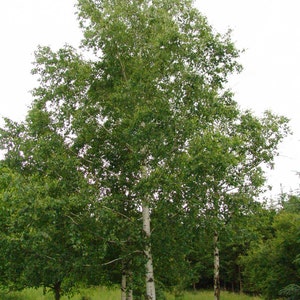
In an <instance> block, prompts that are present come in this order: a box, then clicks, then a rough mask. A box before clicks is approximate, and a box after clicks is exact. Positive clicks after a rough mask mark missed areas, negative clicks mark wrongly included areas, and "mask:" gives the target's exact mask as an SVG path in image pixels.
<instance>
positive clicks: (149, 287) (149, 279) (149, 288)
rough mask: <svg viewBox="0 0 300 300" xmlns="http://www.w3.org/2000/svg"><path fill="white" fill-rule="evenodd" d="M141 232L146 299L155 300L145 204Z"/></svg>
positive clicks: (148, 220) (148, 215) (147, 211)
mask: <svg viewBox="0 0 300 300" xmlns="http://www.w3.org/2000/svg"><path fill="white" fill-rule="evenodd" d="M143 230H144V232H145V236H146V247H145V251H144V252H145V256H146V259H147V262H146V299H147V300H156V294H155V283H154V272H153V260H152V254H151V244H150V237H151V229H150V210H149V205H148V203H147V202H143Z"/></svg>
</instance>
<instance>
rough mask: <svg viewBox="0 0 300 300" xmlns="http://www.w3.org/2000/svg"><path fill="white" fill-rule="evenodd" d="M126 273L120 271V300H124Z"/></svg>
mask: <svg viewBox="0 0 300 300" xmlns="http://www.w3.org/2000/svg"><path fill="white" fill-rule="evenodd" d="M126 289H127V286H126V272H125V270H123V271H122V281H121V300H126Z"/></svg>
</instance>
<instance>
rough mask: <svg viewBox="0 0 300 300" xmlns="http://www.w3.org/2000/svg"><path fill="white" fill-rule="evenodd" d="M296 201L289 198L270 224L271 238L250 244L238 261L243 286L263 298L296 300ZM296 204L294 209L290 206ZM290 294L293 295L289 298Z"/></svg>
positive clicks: (297, 234) (297, 242)
mask: <svg viewBox="0 0 300 300" xmlns="http://www.w3.org/2000/svg"><path fill="white" fill-rule="evenodd" d="M297 202H298V203H299V198H298V197H295V196H292V197H291V202H289V201H288V202H287V203H285V205H284V206H286V208H283V209H282V210H281V211H279V212H278V213H277V215H276V216H275V218H274V222H273V224H272V229H273V232H274V234H273V236H271V237H269V238H268V239H265V240H261V241H260V243H256V244H253V245H252V247H251V249H250V250H249V251H248V252H247V255H246V256H244V257H243V258H242V262H243V263H244V268H245V277H246V278H245V287H246V288H247V289H248V290H250V291H256V292H261V293H262V294H263V295H264V296H265V297H266V298H267V299H277V298H280V297H281V296H282V295H285V296H291V298H292V296H294V297H296V298H297V289H296V288H292V287H295V286H297V284H298V282H299V264H298V260H297V259H298V257H299V250H298V249H299V228H300V224H299V210H298V211H297V210H294V209H293V210H292V211H291V210H290V209H289V208H290V207H297ZM294 204H296V206H295V205H294ZM293 293H294V295H292V294H293Z"/></svg>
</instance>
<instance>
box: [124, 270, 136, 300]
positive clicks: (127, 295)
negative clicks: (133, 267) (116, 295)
mask: <svg viewBox="0 0 300 300" xmlns="http://www.w3.org/2000/svg"><path fill="white" fill-rule="evenodd" d="M131 280H132V272H131V271H130V270H129V269H128V267H127V266H126V264H124V265H123V270H122V282H121V300H132V299H133V292H132V288H131V287H130V284H131ZM128 283H129V284H128Z"/></svg>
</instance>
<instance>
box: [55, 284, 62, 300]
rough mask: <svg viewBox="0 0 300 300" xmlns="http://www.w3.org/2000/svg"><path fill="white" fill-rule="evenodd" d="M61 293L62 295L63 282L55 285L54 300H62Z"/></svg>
mask: <svg viewBox="0 0 300 300" xmlns="http://www.w3.org/2000/svg"><path fill="white" fill-rule="evenodd" d="M60 293H61V282H57V283H55V284H54V299H55V300H60Z"/></svg>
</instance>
